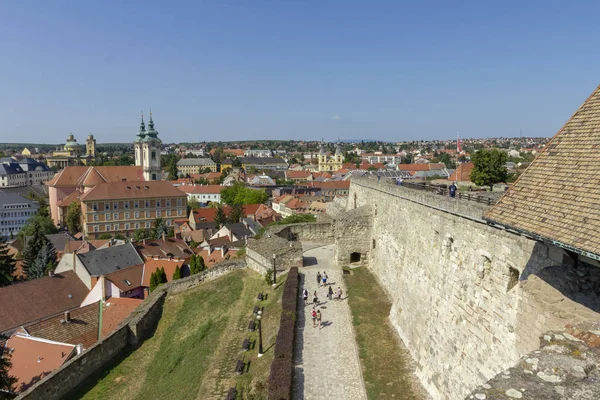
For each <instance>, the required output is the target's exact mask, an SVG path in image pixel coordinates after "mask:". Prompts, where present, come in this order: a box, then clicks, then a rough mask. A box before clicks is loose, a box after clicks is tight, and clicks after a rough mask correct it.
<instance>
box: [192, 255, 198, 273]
mask: <svg viewBox="0 0 600 400" xmlns="http://www.w3.org/2000/svg"><path fill="white" fill-rule="evenodd" d="M198 267H199V265H198V263H197V261H196V255H195V254H194V255H192V256H191V257H190V275H196V274H197V273H198V272H200V269H199V268H198Z"/></svg>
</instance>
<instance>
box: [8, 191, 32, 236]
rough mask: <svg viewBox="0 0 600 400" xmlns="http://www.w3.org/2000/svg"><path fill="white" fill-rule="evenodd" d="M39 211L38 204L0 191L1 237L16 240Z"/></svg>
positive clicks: (15, 194) (17, 195)
mask: <svg viewBox="0 0 600 400" xmlns="http://www.w3.org/2000/svg"><path fill="white" fill-rule="evenodd" d="M38 209H39V205H38V203H37V202H35V201H33V200H30V199H27V198H25V197H23V196H21V195H20V194H18V193H11V192H4V191H2V190H0V237H4V238H15V237H16V236H17V234H18V233H19V231H20V230H21V229H22V228H23V226H24V225H25V224H26V223H27V220H28V219H29V218H31V217H33V216H34V215H35V214H36V213H37V211H38Z"/></svg>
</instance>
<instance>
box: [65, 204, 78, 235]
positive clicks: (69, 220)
mask: <svg viewBox="0 0 600 400" xmlns="http://www.w3.org/2000/svg"><path fill="white" fill-rule="evenodd" d="M65 223H66V224H67V229H68V230H69V233H70V234H71V235H74V234H76V233H77V232H80V231H81V207H80V206H79V204H77V203H75V202H73V203H71V204H69V208H67V215H66V216H65Z"/></svg>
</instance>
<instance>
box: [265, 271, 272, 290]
mask: <svg viewBox="0 0 600 400" xmlns="http://www.w3.org/2000/svg"><path fill="white" fill-rule="evenodd" d="M265 282H267V285H269V286H270V285H272V284H273V271H271V270H268V271H267V273H266V275H265Z"/></svg>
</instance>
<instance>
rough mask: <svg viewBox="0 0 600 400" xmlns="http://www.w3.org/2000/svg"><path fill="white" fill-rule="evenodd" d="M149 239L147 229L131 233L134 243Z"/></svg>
mask: <svg viewBox="0 0 600 400" xmlns="http://www.w3.org/2000/svg"><path fill="white" fill-rule="evenodd" d="M149 237H150V232H149V231H148V229H136V231H135V232H133V240H135V241H136V242H139V241H141V240H142V239H147V238H149Z"/></svg>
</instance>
